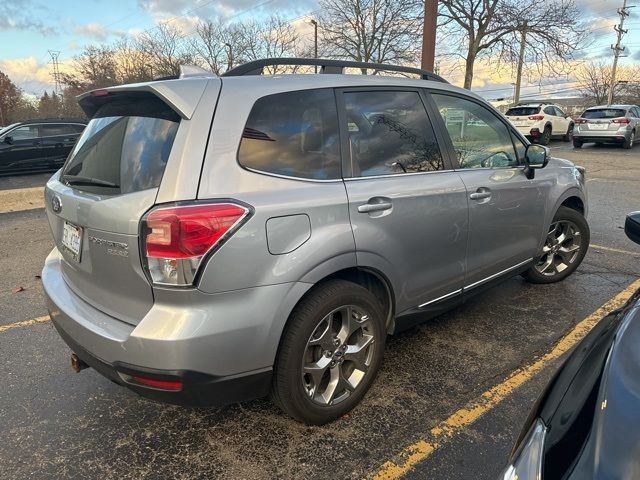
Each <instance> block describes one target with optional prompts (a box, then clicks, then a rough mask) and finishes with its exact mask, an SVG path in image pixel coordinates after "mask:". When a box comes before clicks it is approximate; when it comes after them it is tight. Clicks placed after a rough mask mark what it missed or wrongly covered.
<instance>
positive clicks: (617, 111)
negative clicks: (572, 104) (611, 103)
mask: <svg viewBox="0 0 640 480" xmlns="http://www.w3.org/2000/svg"><path fill="white" fill-rule="evenodd" d="M626 114H627V111H626V110H623V109H621V108H594V109H593V110H586V111H585V112H584V113H583V114H582V118H589V119H598V118H604V119H609V118H619V117H624V116H625V115H626Z"/></svg>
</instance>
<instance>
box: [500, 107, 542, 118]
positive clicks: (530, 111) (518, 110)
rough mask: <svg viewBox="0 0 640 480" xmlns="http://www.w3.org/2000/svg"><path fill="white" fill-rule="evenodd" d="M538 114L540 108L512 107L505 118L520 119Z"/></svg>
mask: <svg viewBox="0 0 640 480" xmlns="http://www.w3.org/2000/svg"><path fill="white" fill-rule="evenodd" d="M536 113H540V107H514V108H510V109H509V110H507V113H506V115H507V117H521V116H526V115H535V114H536Z"/></svg>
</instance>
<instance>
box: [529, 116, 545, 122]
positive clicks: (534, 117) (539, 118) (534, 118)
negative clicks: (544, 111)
mask: <svg viewBox="0 0 640 480" xmlns="http://www.w3.org/2000/svg"><path fill="white" fill-rule="evenodd" d="M529 120H536V121H538V120H544V115H531V116H530V117H529Z"/></svg>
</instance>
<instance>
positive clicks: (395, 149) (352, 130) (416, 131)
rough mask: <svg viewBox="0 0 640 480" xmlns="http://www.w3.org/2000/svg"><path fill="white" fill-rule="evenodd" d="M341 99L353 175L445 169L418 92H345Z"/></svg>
mask: <svg viewBox="0 0 640 480" xmlns="http://www.w3.org/2000/svg"><path fill="white" fill-rule="evenodd" d="M344 101H345V106H346V110H347V127H348V131H349V144H350V151H351V164H352V166H353V170H354V171H353V175H354V176H356V177H367V176H372V175H388V174H396V173H416V172H430V171H434V170H442V169H444V165H443V163H442V155H441V154H440V148H439V147H438V143H437V141H436V138H435V135H434V133H433V127H432V126H431V122H430V121H429V118H428V117H427V112H426V111H425V109H424V105H423V104H422V100H421V99H420V95H419V94H418V93H417V92H391V91H377V92H348V93H345V94H344Z"/></svg>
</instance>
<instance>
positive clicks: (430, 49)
mask: <svg viewBox="0 0 640 480" xmlns="http://www.w3.org/2000/svg"><path fill="white" fill-rule="evenodd" d="M437 25H438V0H424V23H423V25H422V65H421V68H422V69H423V70H427V71H428V72H433V67H434V64H435V56H436V27H437Z"/></svg>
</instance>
